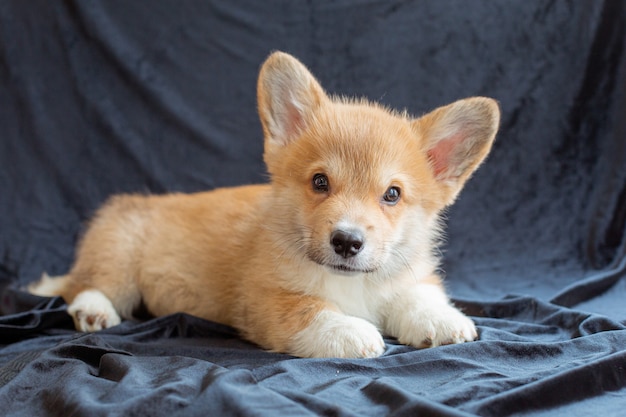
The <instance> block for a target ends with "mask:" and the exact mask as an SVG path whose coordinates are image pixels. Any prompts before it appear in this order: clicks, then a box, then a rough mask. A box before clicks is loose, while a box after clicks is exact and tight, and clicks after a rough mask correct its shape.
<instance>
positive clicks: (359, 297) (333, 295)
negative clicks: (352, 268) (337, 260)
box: [318, 277, 390, 326]
mask: <svg viewBox="0 0 626 417" xmlns="http://www.w3.org/2000/svg"><path fill="white" fill-rule="evenodd" d="M318 295H319V296H320V297H321V298H323V299H325V300H327V301H330V302H332V303H334V304H336V305H337V307H339V309H340V310H341V311H342V312H343V313H345V314H348V315H351V316H355V317H360V318H362V319H365V320H368V321H370V322H371V323H373V324H374V325H376V326H380V325H381V323H382V321H383V320H382V316H383V309H384V308H385V304H386V301H387V300H388V298H389V297H390V294H388V291H387V290H386V288H384V286H375V285H372V284H371V283H368V282H366V281H364V280H363V278H360V277H359V278H356V277H331V278H328V279H326V280H325V282H324V285H322V286H321V288H320V294H318Z"/></svg>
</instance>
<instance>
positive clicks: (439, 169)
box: [427, 133, 465, 179]
mask: <svg viewBox="0 0 626 417" xmlns="http://www.w3.org/2000/svg"><path fill="white" fill-rule="evenodd" d="M464 138H465V135H463V134H462V133H457V134H456V135H453V136H450V137H449V138H445V139H441V140H439V141H438V142H437V143H436V144H435V146H433V147H432V148H431V149H429V150H428V152H427V154H428V158H429V159H430V162H431V164H432V167H433V170H434V171H435V177H437V178H440V179H442V178H450V177H452V176H453V175H454V174H453V172H455V169H454V168H455V167H454V166H451V164H454V163H455V161H458V158H456V157H455V156H456V155H455V154H456V153H458V146H459V145H460V144H461V142H463V139H464Z"/></svg>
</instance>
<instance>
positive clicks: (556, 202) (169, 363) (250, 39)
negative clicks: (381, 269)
mask: <svg viewBox="0 0 626 417" xmlns="http://www.w3.org/2000/svg"><path fill="white" fill-rule="evenodd" d="M625 42H626V3H624V2H621V1H599V0H594V1H571V2H570V1H559V2H552V1H541V2H539V1H537V2H528V1H524V0H513V1H506V2H494V1H491V0H484V1H472V2H465V1H460V0H459V1H453V0H432V1H420V2H405V1H370V2H363V1H356V0H339V1H334V2H304V1H287V0H285V1H268V2H259V1H256V0H238V1H232V2H225V1H176V2H174V1H165V0H163V1H161V0H156V1H151V2H128V1H107V2H91V1H56V2H51V1H31V2H21V1H3V2H0V192H1V194H0V289H1V290H2V304H1V307H2V313H3V314H4V315H3V316H0V404H1V406H0V407H1V409H2V414H6V415H24V416H26V415H27V416H31V415H59V416H65V415H88V416H96V415H152V416H158V415H163V416H172V415H185V416H188V415H189V416H191V415H268V416H274V415H340V416H352V415H355V416H357V415H358V416H366V415H385V414H389V415H397V416H400V415H441V416H468V415H480V416H508V415H555V416H556V415H565V414H567V415H589V414H590V413H594V414H597V415H602V416H608V415H619V414H621V413H623V404H624V401H625V400H626V370H625V367H626V304H625V301H624V300H625V299H626V279H625V277H626V245H625V243H626V242H625V241H624V236H625V232H626V117H625V115H626V82H625V81H624V80H626V43H625ZM273 50H283V51H286V52H290V53H292V54H294V55H295V56H297V57H298V58H299V59H301V60H302V61H303V62H304V63H305V64H306V65H307V66H308V67H309V68H310V69H311V70H312V72H313V73H314V74H315V75H316V76H317V77H318V79H319V80H320V82H321V83H322V85H323V86H324V87H325V88H326V89H327V90H328V91H329V92H330V93H333V94H343V95H358V96H365V97H368V98H370V99H372V100H376V101H380V102H382V103H384V104H386V105H389V106H390V107H393V108H406V109H407V110H408V112H409V113H412V114H415V115H420V114H423V113H426V112H427V111H429V110H431V109H433V108H435V107H437V106H440V105H444V104H447V103H449V102H452V101H454V100H456V99H459V98H463V97H467V96H472V95H485V96H490V97H493V98H495V99H497V100H498V101H499V102H500V105H501V109H502V123H501V129H500V133H499V135H498V138H497V140H496V143H495V146H494V149H493V151H492V154H491V155H490V156H489V158H488V160H487V162H486V163H485V164H484V165H483V166H482V167H481V168H480V169H479V171H478V172H477V173H476V175H474V177H473V178H472V179H471V180H470V181H469V182H468V185H467V187H466V188H465V190H464V191H463V192H462V193H461V196H460V198H459V200H458V201H457V203H456V204H455V205H454V206H453V207H452V208H451V209H450V210H449V211H448V212H447V219H448V221H447V223H448V239H447V243H446V244H445V246H444V248H443V249H444V250H443V255H444V262H443V270H444V271H445V272H446V275H447V278H446V284H447V286H448V287H449V289H450V292H451V294H452V295H453V297H454V298H455V300H456V301H457V304H458V305H459V306H461V307H462V308H463V309H464V310H465V311H466V312H467V313H468V314H469V315H471V316H472V317H473V318H474V319H475V320H476V322H477V324H478V327H479V332H480V338H479V340H478V341H477V342H473V343H468V344H464V345H454V346H445V347H441V348H436V349H428V350H416V349H413V348H410V347H406V346H402V345H399V344H398V343H397V341H395V340H393V339H386V342H387V351H386V353H385V355H384V356H383V357H381V358H378V359H371V360H335V359H332V360H329V359H323V360H318V359H316V360H312V359H296V358H293V357H290V356H286V355H280V354H274V353H268V352H264V351H262V350H260V349H259V348H258V347H256V346H254V345H252V344H250V343H248V342H245V341H243V340H241V339H240V338H238V337H237V334H236V332H235V331H234V330H233V329H230V328H228V327H225V326H221V325H218V324H215V323H210V322H206V321H203V320H199V319H197V318H194V317H191V316H187V315H184V314H180V315H173V316H168V317H163V318H158V319H147V320H145V321H137V322H124V323H123V324H122V325H120V326H118V327H115V328H112V329H109V330H106V331H103V332H100V333H97V334H92V335H85V334H80V333H76V332H74V331H73V326H72V322H71V319H70V317H69V316H68V315H67V314H66V313H65V311H64V309H65V306H64V304H63V302H62V300H60V299H43V298H39V297H34V296H30V295H28V294H26V293H24V292H22V291H20V289H19V288H20V286H22V285H25V284H27V283H28V282H31V281H34V280H36V279H37V278H38V277H39V275H40V274H41V273H42V272H43V271H47V272H48V273H50V274H59V273H64V272H66V271H67V269H68V268H69V266H70V264H71V262H72V257H73V251H74V247H75V244H76V240H77V239H78V237H79V235H80V231H81V230H82V227H83V225H84V222H86V221H87V220H88V218H89V217H90V215H91V214H92V213H93V211H94V210H95V209H96V208H97V207H98V206H99V205H100V204H101V203H102V202H103V201H104V200H105V199H106V198H107V197H108V196H110V195H111V194H115V193H120V192H142V193H147V192H150V193H162V192H170V191H184V192H192V191H199V190H206V189H211V188H214V187H218V186H229V185H236V184H243V183H251V182H261V181H264V180H265V179H266V174H265V168H264V166H263V163H262V158H261V156H262V134H261V128H260V124H259V121H258V116H257V114H256V103H255V87H256V77H257V74H258V68H259V66H260V64H261V62H262V61H263V60H264V59H265V57H266V56H267V55H268V54H269V53H270V52H271V51H273ZM224 204H228V202H224ZM242 256H243V255H242Z"/></svg>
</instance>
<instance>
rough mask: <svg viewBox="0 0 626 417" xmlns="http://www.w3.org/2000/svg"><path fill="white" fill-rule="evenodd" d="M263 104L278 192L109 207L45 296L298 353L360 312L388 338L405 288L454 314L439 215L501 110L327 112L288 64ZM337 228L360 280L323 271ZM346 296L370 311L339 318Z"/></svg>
mask: <svg viewBox="0 0 626 417" xmlns="http://www.w3.org/2000/svg"><path fill="white" fill-rule="evenodd" d="M257 92H258V101H259V114H260V117H261V121H262V125H263V131H264V135H265V154H264V158H265V161H266V163H267V166H268V170H269V172H270V174H271V184H267V185H254V186H243V187H237V188H225V189H218V190H214V191H211V192H204V193H198V194H191V195H186V194H169V195H163V196H140V195H122V196H116V197H113V198H111V199H110V200H109V201H108V202H107V203H106V204H105V205H104V206H103V207H102V208H101V209H100V210H99V211H98V213H97V214H96V216H95V218H94V219H93V220H92V221H91V223H90V225H89V228H88V229H87V231H86V233H85V235H84V237H83V239H82V241H81V243H80V245H79V247H78V250H77V254H76V261H75V263H74V265H73V267H72V269H71V271H70V272H69V274H68V276H67V277H66V278H64V279H63V281H62V283H63V285H56V287H62V288H54V287H55V285H50V283H49V282H48V284H47V285H45V286H44V285H40V286H39V287H40V289H41V290H42V291H43V292H45V290H44V289H43V287H45V288H47V289H48V293H50V295H53V294H59V295H62V296H63V298H64V299H65V300H66V301H67V302H68V303H70V304H71V303H72V302H73V300H74V299H75V297H76V296H77V295H78V294H80V293H81V292H82V291H84V290H88V289H92V288H93V289H98V290H100V291H101V292H102V293H103V294H104V295H105V296H106V297H107V298H108V299H109V300H111V302H112V304H113V306H114V308H115V310H116V311H117V312H118V313H119V314H120V315H121V316H122V317H123V318H130V317H132V314H133V311H134V310H135V309H136V308H137V307H138V306H139V305H140V303H141V302H143V303H144V304H145V306H146V307H147V309H148V310H149V312H151V313H152V314H154V315H157V316H163V315H167V314H170V313H175V312H187V313H190V314H193V315H196V316H198V317H202V318H205V319H208V320H214V321H218V322H221V323H224V324H228V325H231V326H234V327H236V328H238V329H239V330H240V331H241V333H242V335H243V336H244V337H246V338H248V339H249V340H252V341H254V342H256V343H258V344H260V345H261V346H263V347H265V348H268V349H272V350H275V351H281V352H290V353H294V354H301V353H299V351H297V349H296V348H295V347H294V346H295V345H294V343H295V342H294V340H295V337H296V335H298V334H300V332H302V331H303V330H304V329H307V327H308V326H310V325H311V324H312V323H313V321H314V320H316V318H317V317H321V316H319V315H320V313H321V312H322V311H331V312H337V313H340V314H344V313H346V314H355V315H358V313H353V312H352V311H348V310H350V309H353V310H354V311H355V312H357V311H363V313H362V314H361V315H362V316H364V317H362V318H364V319H366V320H370V321H371V322H373V323H374V324H375V325H376V326H377V327H379V328H382V330H385V329H386V328H389V329H393V328H396V327H398V326H395V327H394V325H392V324H386V323H387V322H388V321H389V320H394V321H397V319H396V318H395V317H391V315H392V314H395V313H391V312H392V311H393V306H392V304H393V297H397V296H399V294H401V293H403V292H404V290H405V288H409V287H412V286H414V285H415V284H416V283H419V284H420V285H427V286H434V287H437V288H440V289H441V293H442V297H443V299H444V301H445V294H443V290H442V287H441V280H440V278H439V277H438V276H437V275H436V274H435V270H436V267H437V262H438V260H437V257H436V256H435V255H434V247H435V245H436V242H437V240H438V238H439V228H440V226H439V213H440V212H441V210H443V209H444V208H445V207H446V206H447V205H449V204H451V203H452V202H453V201H454V199H455V198H456V195H457V194H458V192H459V191H460V189H461V188H462V185H463V183H464V182H465V181H466V180H467V178H468V177H469V176H470V175H471V173H472V172H473V171H474V170H475V169H476V167H477V166H478V165H479V164H480V162H481V161H482V160H483V159H484V157H485V156H486V155H487V153H488V152H489V150H490V148H491V143H492V141H493V138H494V136H495V132H496V129H497V125H498V117H499V111H498V108H497V104H495V102H494V101H493V100H491V99H487V98H473V99H467V100H463V101H459V102H457V103H454V104H451V105H449V106H446V107H443V108H440V109H438V110H436V111H434V112H433V113H430V114H428V115H426V116H424V117H423V118H420V119H411V118H410V117H408V116H407V115H405V114H399V113H396V112H392V111H389V110H387V109H385V108H383V107H381V106H379V105H376V104H372V103H369V102H367V101H351V100H346V99H339V98H330V97H328V96H327V95H326V94H325V93H324V91H323V90H322V88H321V87H320V86H319V84H318V83H317V81H316V80H315V79H314V78H313V76H312V75H311V74H310V73H309V72H308V70H306V68H305V67H304V66H303V65H302V64H300V63H299V62H298V61H297V60H295V58H293V57H291V56H289V55H287V54H283V53H279V52H277V53H274V54H272V55H271V56H270V57H269V58H268V60H267V61H266V62H265V64H264V65H263V67H262V69H261V72H260V75H259V83H258V90H257ZM468 137H469V139H468ZM316 173H324V174H326V175H327V176H328V178H329V179H330V191H329V192H328V193H321V192H319V191H316V190H314V189H313V187H312V184H311V181H312V178H313V176H314V175H315V174H316ZM390 186H397V187H399V188H400V190H401V198H400V201H399V202H398V203H397V204H395V205H388V204H385V203H384V202H382V200H381V196H382V195H383V194H384V193H385V192H386V190H387V189H388V188H389V187H390ZM341 222H344V223H345V222H349V224H354V225H358V226H359V227H360V228H361V229H362V230H363V232H364V234H365V235H366V245H367V250H368V251H369V252H367V254H368V255H367V257H365V255H363V257H364V259H361V258H359V256H361V255H360V254H359V256H355V257H354V258H349V259H346V260H340V262H342V263H345V264H346V265H347V266H349V267H354V268H358V269H360V270H362V271H363V272H358V273H349V274H347V275H348V276H346V274H340V273H337V274H336V275H335V274H334V273H332V272H329V270H328V266H324V265H325V264H327V263H332V262H339V261H336V260H335V258H336V256H335V254H334V252H333V250H332V248H331V247H330V244H329V236H330V235H331V233H333V230H334V229H335V228H337V227H338V226H337V224H340V223H341ZM409 231H410V233H409ZM406 248H410V251H409V250H408V249H406ZM405 251H407V253H404V252H405ZM348 281H350V282H355V281H358V282H359V287H358V288H360V289H362V291H363V294H364V295H363V296H362V298H363V300H364V301H363V302H364V303H366V304H368V305H367V306H365V307H359V306H356V304H355V307H352V306H351V305H350V306H349V305H348V304H349V303H348V302H347V301H346V303H347V304H345V306H344V308H343V309H341V308H340V307H339V305H343V304H342V303H343V300H344V299H345V297H344V296H342V295H341V294H340V292H341V291H342V288H344V287H345V288H353V287H349V286H348V285H354V284H352V283H348ZM42 282H44V281H42ZM334 286H337V288H338V290H333V288H335V287H334ZM32 290H33V291H37V286H34V287H33V289H32ZM42 291H40V292H42ZM350 291H353V290H350ZM438 291H439V290H438ZM378 293H380V295H378ZM321 294H322V295H321ZM323 294H328V296H324V295H323ZM335 294H336V297H337V299H334V297H335ZM372 294H373V295H372ZM341 297H344V298H341ZM355 303H356V301H355ZM359 309H360V310H359ZM365 316H367V317H365ZM396 336H398V335H396ZM474 336H475V335H474ZM429 337H430V336H426V337H424V338H422V339H424V340H426V339H428V338H429ZM450 337H451V338H452V337H456V336H454V335H451V336H450ZM405 339H406V337H405ZM409 339H410V338H408V339H407V340H409ZM445 340H448V339H444V342H445ZM407 343H412V342H411V341H410V340H409V341H408V342H407ZM413 344H415V345H419V344H420V343H417V342H416V343H413ZM427 344H428V343H425V344H424V343H423V344H422V345H427ZM294 350H295V352H294ZM341 352H343V351H341ZM346 352H347V353H345V356H360V353H358V352H357V353H350V352H348V351H346ZM363 352H365V351H363ZM330 354H332V353H330ZM366 354H367V353H363V355H366ZM308 355H309V354H308ZM310 355H311V356H318V352H317V351H316V352H313V353H312V354H310ZM319 355H320V356H325V354H324V351H321V352H320V353H319ZM341 355H343V353H341Z"/></svg>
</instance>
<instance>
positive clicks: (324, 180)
mask: <svg viewBox="0 0 626 417" xmlns="http://www.w3.org/2000/svg"><path fill="white" fill-rule="evenodd" d="M311 182H312V185H313V190H314V191H317V192H318V193H327V192H328V190H329V185H328V177H327V176H326V175H324V174H315V175H313V180H312V181H311Z"/></svg>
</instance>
